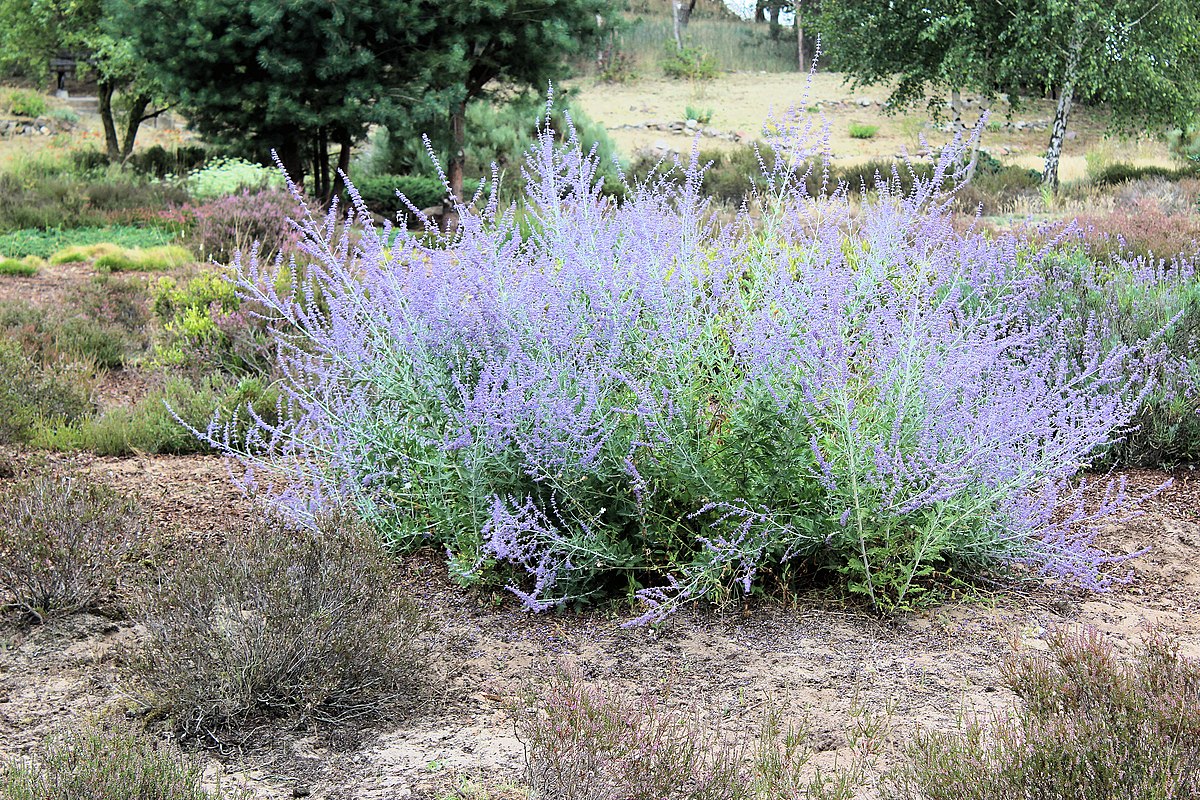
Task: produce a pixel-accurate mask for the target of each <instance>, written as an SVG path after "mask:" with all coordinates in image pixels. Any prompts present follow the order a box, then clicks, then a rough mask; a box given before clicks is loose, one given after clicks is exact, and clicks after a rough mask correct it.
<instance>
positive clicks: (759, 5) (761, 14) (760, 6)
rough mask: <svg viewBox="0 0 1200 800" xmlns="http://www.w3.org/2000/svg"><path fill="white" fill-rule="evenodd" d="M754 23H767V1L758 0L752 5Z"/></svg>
mask: <svg viewBox="0 0 1200 800" xmlns="http://www.w3.org/2000/svg"><path fill="white" fill-rule="evenodd" d="M754 21H755V22H766V21H767V0H758V2H756V3H755V4H754Z"/></svg>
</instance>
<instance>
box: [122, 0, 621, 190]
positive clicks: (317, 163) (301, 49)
mask: <svg viewBox="0 0 1200 800" xmlns="http://www.w3.org/2000/svg"><path fill="white" fill-rule="evenodd" d="M105 2H106V7H107V8H108V9H109V10H110V12H111V13H110V17H111V19H112V20H113V22H114V24H115V25H116V26H118V27H120V28H121V29H123V30H124V31H125V32H126V35H127V36H128V38H129V40H130V42H131V46H132V47H133V49H134V51H135V52H136V53H137V55H138V57H139V58H140V59H141V60H142V61H143V62H145V63H147V64H153V65H154V69H155V71H156V72H157V74H158V75H159V76H160V80H161V82H162V84H163V86H164V88H165V90H166V91H167V93H168V94H169V95H170V96H171V97H173V98H174V99H175V100H176V101H177V102H178V104H179V106H180V107H181V109H182V111H183V113H184V114H185V115H186V116H187V117H188V119H189V121H190V122H191V124H192V126H193V127H194V128H195V129H197V130H198V131H200V132H201V133H202V134H203V135H205V136H206V137H209V138H212V139H216V140H218V141H224V142H228V143H233V144H239V145H242V146H245V147H249V148H253V149H255V150H258V151H259V152H260V153H261V151H262V150H264V149H275V150H277V151H278V153H279V156H280V158H281V160H282V161H283V163H284V166H285V167H286V168H287V169H288V171H289V172H290V173H291V174H292V175H293V177H294V178H297V179H298V178H301V177H302V176H303V175H305V174H306V173H307V172H309V171H310V170H311V171H312V172H313V173H314V174H315V175H316V181H315V183H316V186H317V188H318V194H323V193H326V192H327V191H328V190H329V189H330V180H329V173H330V165H329V156H330V153H331V149H330V145H331V144H333V145H337V146H338V147H339V149H340V152H339V159H338V167H339V168H341V169H345V168H346V167H347V166H348V164H349V154H350V149H351V147H352V145H353V144H354V143H355V142H356V141H358V140H360V139H361V138H362V137H363V136H364V135H365V133H366V131H367V129H368V127H369V126H371V125H375V124H380V125H386V126H388V127H389V128H392V129H396V130H399V129H404V128H405V127H411V124H412V123H413V122H414V121H416V120H422V121H427V120H430V119H433V118H434V116H435V113H434V109H438V110H440V111H441V113H442V117H441V118H442V119H443V120H445V119H446V116H445V114H446V113H449V120H450V122H451V127H453V126H454V125H459V126H461V124H462V120H463V116H462V114H461V113H458V112H461V110H462V109H463V107H464V106H465V103H466V102H467V101H468V100H470V99H472V98H474V97H478V96H480V95H481V94H483V93H485V92H486V91H487V90H488V89H489V88H490V87H493V86H502V85H508V84H518V85H522V86H528V85H538V84H540V85H541V87H542V88H544V87H545V85H546V82H547V81H548V80H549V79H550V78H552V77H555V76H556V75H557V74H558V73H557V71H558V70H559V69H560V68H561V66H562V62H563V59H564V57H565V56H566V55H567V54H569V53H572V52H575V50H577V49H578V47H579V46H580V43H581V42H582V41H583V40H585V39H586V38H587V37H588V36H589V35H590V34H591V32H592V31H594V30H596V29H597V28H598V26H599V25H600V24H601V23H600V21H599V20H598V18H597V14H598V13H601V12H602V11H606V10H607V8H608V6H607V3H608V0H474V1H472V2H465V1H462V0H460V2H452V3H435V2H432V0H379V2H374V3H361V2H353V1H352V0H283V1H282V2H279V1H277V0H272V1H270V2H268V0H250V1H249V2H246V1H245V0H192V1H191V2H187V3H179V2H177V0H105ZM454 140H455V141H458V140H459V137H457V136H456V137H455V139H454ZM460 149H461V148H460ZM450 167H451V170H450V172H451V176H452V177H453V176H454V167H455V161H454V159H453V157H452V159H451V164H450ZM460 185H461V184H460ZM456 188H457V187H456Z"/></svg>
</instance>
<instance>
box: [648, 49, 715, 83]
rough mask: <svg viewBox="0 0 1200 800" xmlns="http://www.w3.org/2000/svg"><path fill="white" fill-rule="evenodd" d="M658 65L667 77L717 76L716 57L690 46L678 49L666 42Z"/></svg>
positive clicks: (707, 78) (702, 77)
mask: <svg viewBox="0 0 1200 800" xmlns="http://www.w3.org/2000/svg"><path fill="white" fill-rule="evenodd" d="M658 66H659V67H660V68H661V69H662V71H663V74H664V75H666V76H667V77H668V78H676V79H680V80H684V79H686V80H689V81H708V80H712V79H713V78H715V77H717V61H716V59H715V58H713V57H712V56H710V55H709V54H708V53H706V52H704V51H703V50H700V49H697V48H695V47H692V46H688V47H684V48H682V49H680V48H678V47H676V46H675V45H674V44H672V43H670V42H668V43H667V46H666V49H665V51H664V52H663V55H662V58H660V59H659V62H658Z"/></svg>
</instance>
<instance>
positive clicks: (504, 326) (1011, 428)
mask: <svg viewBox="0 0 1200 800" xmlns="http://www.w3.org/2000/svg"><path fill="white" fill-rule="evenodd" d="M798 124H799V125H803V124H804V123H803V121H801V122H799V123H798ZM781 130H787V128H786V127H785V128H781ZM573 144H574V145H575V146H573V147H570V146H569V147H567V148H565V149H562V150H560V149H556V148H555V147H554V146H553V143H552V141H551V140H550V138H549V137H548V136H545V137H543V139H542V140H541V142H540V144H539V145H538V146H537V147H536V148H534V150H533V151H532V152H531V156H530V162H529V164H528V166H527V172H528V175H527V180H526V183H527V187H528V188H527V195H528V196H527V197H526V199H525V207H526V209H527V211H526V214H525V215H524V216H523V218H522V220H521V223H520V225H518V222H517V221H516V220H515V219H514V217H513V216H512V215H509V214H500V213H498V211H497V208H496V205H495V203H494V202H493V204H491V205H490V206H489V207H487V208H486V209H484V210H482V211H475V210H473V209H471V208H465V207H464V208H463V209H462V226H461V228H460V230H459V231H458V232H457V234H456V235H455V236H454V237H451V238H447V239H443V240H441V241H440V243H438V245H437V246H435V247H429V246H427V242H428V241H429V237H428V236H419V235H410V234H408V233H406V232H403V231H401V232H395V231H392V230H391V229H390V228H389V227H387V226H385V227H384V229H383V230H382V231H380V230H376V229H375V227H374V226H373V224H372V222H371V218H370V216H369V214H368V213H367V211H366V209H365V208H363V207H361V205H359V206H357V207H356V208H355V209H354V211H353V214H354V216H355V217H356V219H357V222H358V225H359V226H360V228H361V232H356V233H355V235H354V238H353V239H351V237H350V235H349V234H348V233H347V232H346V231H347V230H348V227H349V226H342V225H339V224H338V218H337V216H336V213H335V212H331V215H330V216H329V217H328V218H326V219H324V220H321V219H315V218H309V219H308V220H307V222H306V223H305V226H304V229H305V239H304V240H303V241H302V242H301V244H300V246H299V247H300V249H301V250H302V251H304V253H305V254H306V257H307V258H306V261H310V262H311V264H309V265H307V266H306V268H305V269H306V271H305V274H304V278H303V280H296V279H293V277H292V276H293V272H294V268H293V267H291V266H289V265H288V264H286V263H282V262H276V263H274V264H270V263H264V262H262V261H260V260H259V259H257V258H254V257H250V258H249V259H246V260H239V261H238V262H237V265H236V266H237V269H238V274H239V278H238V284H239V291H240V292H241V294H242V295H243V296H244V297H246V298H250V299H252V300H253V301H255V302H256V303H258V304H259V305H260V306H261V308H263V309H265V310H266V312H265V313H269V314H270V315H271V316H273V317H275V318H277V319H278V320H280V321H281V322H282V324H281V325H280V326H279V327H278V329H277V333H276V336H277V343H278V346H279V350H280V358H281V366H280V368H281V370H282V372H283V375H284V377H283V381H282V384H283V386H282V390H283V392H284V393H285V396H286V400H287V403H288V404H289V406H290V409H289V413H287V414H284V415H281V416H282V418H283V419H285V420H286V421H285V422H284V423H282V424H280V425H268V424H265V423H263V424H258V425H257V426H256V427H255V428H254V430H253V431H252V434H251V436H250V441H249V442H246V443H244V446H242V445H241V444H239V443H238V441H237V440H236V438H234V437H229V438H226V439H222V434H221V431H220V430H219V429H218V428H216V427H214V428H212V429H210V431H209V432H208V435H209V436H210V437H211V438H212V439H213V440H214V441H223V445H224V446H225V447H226V449H227V450H230V451H233V452H239V453H242V457H243V459H244V461H245V464H246V466H247V467H249V469H248V470H247V473H246V485H247V487H248V488H254V487H255V486H258V487H259V488H260V489H261V490H262V491H263V492H264V494H268V495H273V497H274V501H275V503H276V505H277V506H278V507H279V508H280V509H281V510H282V511H283V512H284V513H286V514H288V515H289V516H290V517H291V518H292V519H294V520H296V521H298V522H305V521H311V520H313V519H315V518H316V516H317V514H319V512H321V511H322V510H324V509H326V508H328V507H329V506H331V505H336V504H338V503H340V502H349V503H352V504H353V505H355V506H356V507H357V509H358V510H359V512H360V513H362V514H364V515H365V516H367V517H368V518H369V519H371V520H372V521H373V522H374V523H376V524H377V525H378V526H380V527H381V529H382V530H384V531H385V532H386V534H387V535H388V536H389V537H390V538H391V539H392V540H393V541H394V543H395V544H396V545H397V546H399V547H411V546H417V545H424V544H437V545H438V546H441V547H443V548H445V549H446V551H447V552H448V554H449V558H450V564H451V571H452V573H453V574H454V575H455V576H456V577H457V578H458V579H460V580H461V581H463V582H464V583H471V582H474V581H480V580H487V581H498V582H501V583H505V584H507V585H508V586H509V588H510V589H511V590H512V591H513V592H514V593H515V594H516V595H517V596H519V597H520V598H521V599H522V600H523V602H524V603H525V604H526V606H527V607H528V608H530V609H534V610H541V609H545V608H548V607H550V606H552V605H555V604H558V603H562V602H564V601H568V600H573V599H579V598H585V597H589V596H593V595H595V594H597V593H603V592H611V591H614V590H617V591H625V592H628V593H631V594H636V595H637V596H638V597H639V598H640V599H641V600H643V601H644V602H645V604H646V606H647V608H648V611H647V613H646V614H645V615H644V616H643V617H642V618H641V619H642V620H652V619H655V618H658V617H660V616H661V615H663V614H666V613H668V612H669V611H670V610H671V609H672V608H673V607H674V606H675V605H676V604H677V603H678V602H680V601H681V600H683V599H686V598H692V597H700V596H704V597H710V598H719V597H721V596H723V595H725V594H727V593H729V592H731V591H742V592H749V591H751V590H752V589H753V588H754V586H755V585H756V581H759V579H760V578H761V577H762V576H764V575H780V574H787V573H789V572H790V574H791V575H793V576H796V575H811V574H815V573H824V574H833V575H837V576H839V577H840V579H841V580H843V581H844V582H845V584H846V586H847V587H848V588H849V590H850V591H852V592H855V593H858V594H861V595H862V596H863V597H864V598H865V599H866V600H867V602H869V603H870V604H871V605H872V606H874V607H876V608H879V609H889V608H894V607H896V606H898V605H901V604H905V603H911V602H913V601H914V600H916V599H919V595H920V594H921V593H922V592H924V591H927V590H928V589H929V588H930V587H931V585H933V584H934V583H935V582H936V581H937V580H938V579H939V578H940V577H941V576H945V575H947V574H954V575H961V574H965V575H970V574H973V573H978V572H979V571H981V570H985V569H990V568H993V567H998V566H1001V565H1005V564H1008V565H1012V564H1023V565H1027V566H1029V567H1031V568H1032V569H1033V570H1035V571H1037V572H1039V573H1042V574H1045V575H1049V576H1055V577H1059V578H1064V579H1071V580H1075V581H1078V582H1079V583H1081V584H1082V585H1084V586H1087V587H1092V588H1102V587H1105V586H1107V585H1108V584H1109V583H1110V582H1111V581H1112V580H1113V579H1114V576H1113V575H1112V574H1111V573H1110V572H1109V571H1107V570H1106V566H1107V565H1109V564H1111V563H1112V562H1113V561H1115V560H1119V559H1120V556H1110V555H1108V554H1105V553H1103V552H1101V551H1100V550H1098V549H1097V548H1096V547H1095V546H1094V545H1093V544H1092V536H1093V533H1094V529H1095V526H1096V525H1097V524H1099V523H1101V522H1103V521H1107V520H1109V519H1110V518H1111V516H1112V515H1113V514H1114V513H1117V512H1119V511H1120V510H1121V509H1122V508H1123V506H1124V505H1125V501H1126V498H1125V497H1124V493H1123V492H1122V491H1120V489H1119V487H1117V488H1116V489H1114V491H1113V492H1112V494H1111V496H1110V498H1109V501H1108V502H1106V503H1105V504H1104V505H1103V506H1102V507H1100V508H1094V509H1091V510H1090V511H1086V512H1085V511H1084V509H1083V508H1082V507H1081V506H1080V505H1079V503H1077V502H1076V500H1077V498H1078V497H1079V496H1080V495H1079V494H1078V493H1077V492H1079V491H1081V490H1080V489H1078V488H1075V489H1073V488H1071V481H1072V480H1073V479H1074V477H1075V475H1076V473H1077V472H1078V470H1079V469H1080V468H1081V467H1083V466H1085V465H1086V464H1087V463H1089V461H1090V459H1091V457H1092V455H1091V454H1092V453H1093V452H1094V451H1095V450H1096V449H1097V448H1098V447H1101V446H1104V445H1105V444H1107V443H1109V442H1110V441H1111V440H1112V438H1113V437H1114V431H1116V430H1117V429H1119V428H1120V427H1121V426H1123V425H1125V424H1126V423H1127V422H1128V421H1129V419H1130V417H1131V416H1132V415H1133V413H1134V411H1135V410H1136V408H1137V404H1138V399H1139V398H1138V393H1137V387H1136V386H1135V387H1133V388H1132V390H1121V387H1126V386H1127V384H1128V381H1127V377H1126V375H1125V374H1124V369H1125V366H1126V363H1127V358H1128V356H1129V348H1128V347H1125V346H1113V345H1112V344H1111V343H1110V342H1109V341H1108V340H1107V339H1106V338H1105V337H1104V336H1103V335H1102V333H1103V332H1102V331H1101V330H1100V329H1099V328H1097V327H1095V326H1086V325H1085V326H1084V330H1083V332H1082V334H1080V333H1079V326H1078V325H1077V324H1076V323H1075V322H1074V321H1072V320H1068V319H1065V318H1064V316H1063V315H1062V314H1055V313H1044V312H1043V311H1042V310H1038V311H1037V313H1034V311H1033V306H1032V303H1033V300H1034V298H1036V297H1037V296H1038V292H1039V291H1040V290H1041V288H1042V279H1041V277H1040V273H1041V269H1042V262H1043V261H1044V260H1045V258H1046V257H1047V253H1045V252H1038V251H1035V252H1034V253H1033V255H1024V253H1026V252H1027V250H1028V248H1024V247H1023V246H1022V243H1021V242H1020V241H1018V239H1017V238H1016V236H1015V235H1006V236H1004V237H1001V238H1000V239H998V240H990V239H988V238H986V237H984V236H982V235H980V234H978V233H973V232H971V231H968V232H966V233H959V232H956V231H955V229H954V227H953V226H952V225H951V223H950V220H949V212H948V211H947V207H946V203H945V202H943V201H942V200H939V199H938V196H937V195H936V190H937V188H938V186H939V185H940V181H941V180H942V179H943V178H944V177H945V172H946V170H947V169H949V165H951V164H955V163H957V161H956V160H955V159H957V158H958V155H957V153H954V152H952V151H951V150H949V149H948V150H947V152H946V153H945V154H943V160H942V162H941V164H940V165H939V167H938V169H937V170H936V171H935V175H934V177H933V179H932V180H931V181H920V180H919V181H917V183H916V188H915V189H914V191H913V193H912V194H911V195H909V196H904V197H901V196H896V195H894V194H892V193H890V192H889V191H888V190H887V187H886V186H885V187H880V188H879V190H878V191H877V192H876V193H874V194H872V196H870V197H867V198H863V200H862V201H861V204H860V205H859V206H858V207H857V209H855V210H854V211H853V213H852V209H851V204H850V203H849V202H848V198H847V196H846V193H845V192H844V191H837V192H834V193H833V194H832V195H831V196H829V197H823V198H811V197H809V196H808V195H807V193H806V192H805V191H804V188H803V183H802V182H800V181H796V180H794V179H792V178H791V177H790V176H791V175H793V174H794V169H793V168H794V167H795V163H796V161H797V159H800V158H805V157H811V156H813V155H814V153H813V152H812V151H810V150H804V149H802V148H800V146H799V145H797V144H796V143H794V142H789V141H781V142H780V143H779V148H780V149H779V152H780V154H781V155H780V157H779V159H777V160H778V162H779V163H780V164H781V165H782V166H781V168H780V169H779V170H778V171H777V172H776V173H774V174H773V175H771V176H768V178H769V180H768V187H769V191H770V193H769V194H768V196H767V197H766V198H764V200H763V203H762V205H763V207H764V208H765V209H766V210H765V211H764V213H763V214H762V217H761V218H760V219H750V218H748V217H744V218H742V219H740V220H739V221H738V222H737V223H736V224H734V225H732V226H728V227H724V228H722V227H718V226H717V225H716V224H715V223H714V222H712V217H711V216H709V215H707V214H706V207H705V204H704V202H703V201H702V200H700V199H699V196H698V192H697V187H698V185H699V182H700V180H701V178H700V175H699V174H698V173H699V170H698V169H697V168H695V167H693V168H691V169H690V173H689V177H688V179H687V180H686V181H684V182H683V185H682V186H677V185H675V184H673V183H670V182H667V181H663V182H658V183H652V184H650V185H642V186H637V187H631V188H630V191H629V199H628V200H626V201H625V202H622V203H619V204H618V203H614V202H613V201H611V200H610V199H608V198H606V197H604V196H603V194H602V187H601V186H599V185H597V183H596V182H595V181H594V180H593V178H594V175H595V172H596V164H595V161H594V160H593V159H591V158H589V157H587V156H586V155H584V154H583V153H582V152H581V150H580V148H579V147H578V146H577V142H573ZM784 167H786V169H785V168H784ZM393 236H394V237H395V238H394V241H393ZM281 277H282V278H283V279H282V280H281ZM286 285H290V286H291V287H292V288H291V289H290V290H289V291H284V290H281V289H279V288H277V287H280V286H286ZM317 295H319V296H320V297H321V298H322V301H321V303H319V304H314V303H313V302H312V298H313V297H314V296H317ZM1068 332H1069V333H1070V334H1071V336H1072V337H1074V338H1072V339H1071V340H1070V341H1068V340H1067V338H1066V334H1067V333H1068ZM250 453H254V454H257V455H249V454H250ZM260 476H262V477H263V478H264V479H263V480H261V481H259V480H258V478H259V477H260ZM268 487H269V488H268Z"/></svg>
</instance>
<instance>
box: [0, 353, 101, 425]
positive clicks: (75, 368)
mask: <svg viewBox="0 0 1200 800" xmlns="http://www.w3.org/2000/svg"><path fill="white" fill-rule="evenodd" d="M93 379H94V370H93V369H92V368H90V367H89V366H88V365H85V364H80V363H78V362H76V361H73V360H68V359H64V358H61V357H59V356H54V357H52V358H48V359H43V358H40V357H38V356H36V355H35V354H33V353H31V352H30V351H29V350H27V349H26V348H25V347H23V346H22V344H21V342H20V341H18V340H16V339H14V338H10V337H9V336H7V335H5V336H0V443H3V444H20V443H24V442H27V441H28V440H29V438H30V437H31V436H33V434H34V432H35V431H36V430H37V429H38V427H39V426H40V425H42V424H45V423H46V422H47V421H54V422H61V423H69V422H71V421H74V420H78V419H80V418H82V417H84V416H85V415H87V414H88V413H89V412H90V411H91V410H92V403H91V400H90V397H89V395H90V391H91V386H92V383H93Z"/></svg>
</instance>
